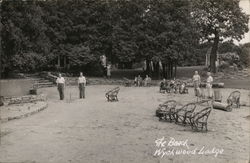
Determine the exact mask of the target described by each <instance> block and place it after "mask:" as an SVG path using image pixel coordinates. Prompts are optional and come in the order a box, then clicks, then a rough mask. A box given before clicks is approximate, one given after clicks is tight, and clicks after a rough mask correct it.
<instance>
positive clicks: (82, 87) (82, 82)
mask: <svg viewBox="0 0 250 163" xmlns="http://www.w3.org/2000/svg"><path fill="white" fill-rule="evenodd" d="M78 86H79V92H80V98H85V86H86V78H85V77H84V76H83V75H82V72H80V77H79V78H78Z"/></svg>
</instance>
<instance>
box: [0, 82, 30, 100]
mask: <svg viewBox="0 0 250 163" xmlns="http://www.w3.org/2000/svg"><path fill="white" fill-rule="evenodd" d="M34 83H35V82H34V80H31V79H6V80H4V79H3V80H0V96H24V95H28V94H29V91H30V89H32V88H33V84H34Z"/></svg>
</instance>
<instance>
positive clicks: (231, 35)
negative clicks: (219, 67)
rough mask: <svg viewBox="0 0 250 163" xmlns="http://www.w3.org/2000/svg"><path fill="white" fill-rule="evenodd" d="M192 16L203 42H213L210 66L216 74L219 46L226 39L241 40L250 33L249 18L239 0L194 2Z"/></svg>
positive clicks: (196, 0)
mask: <svg viewBox="0 0 250 163" xmlns="http://www.w3.org/2000/svg"><path fill="white" fill-rule="evenodd" d="M192 4H193V6H192V12H191V15H192V17H193V19H194V20H195V22H196V23H197V26H198V27H199V29H200V30H199V31H200V33H201V40H202V41H212V50H211V55H210V66H211V70H212V72H216V66H215V61H216V59H217V51H218V45H219V42H220V41H223V40H226V39H236V40H241V39H242V37H243V35H244V34H245V33H246V32H248V30H249V29H248V21H249V17H248V15H246V14H245V13H243V12H242V10H241V8H240V7H239V1H238V0H206V1H204V0H193V1H192Z"/></svg>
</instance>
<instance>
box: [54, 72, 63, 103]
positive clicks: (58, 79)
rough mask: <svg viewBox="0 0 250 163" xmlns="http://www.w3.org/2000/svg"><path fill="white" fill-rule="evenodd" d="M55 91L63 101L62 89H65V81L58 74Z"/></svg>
mask: <svg viewBox="0 0 250 163" xmlns="http://www.w3.org/2000/svg"><path fill="white" fill-rule="evenodd" d="M56 84H57V89H58V92H59V95H60V100H63V99H64V88H65V80H64V78H63V77H62V74H60V73H59V76H58V78H57V79H56Z"/></svg>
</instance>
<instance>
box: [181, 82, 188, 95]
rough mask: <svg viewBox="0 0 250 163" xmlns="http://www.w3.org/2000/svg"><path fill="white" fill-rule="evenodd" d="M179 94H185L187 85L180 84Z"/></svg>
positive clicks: (184, 83)
mask: <svg viewBox="0 0 250 163" xmlns="http://www.w3.org/2000/svg"><path fill="white" fill-rule="evenodd" d="M180 93H181V94H182V93H187V83H186V82H182V83H181V85H180Z"/></svg>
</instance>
